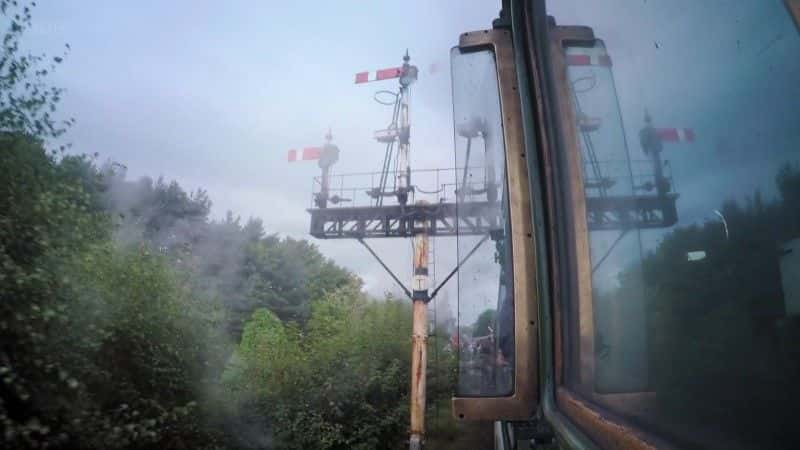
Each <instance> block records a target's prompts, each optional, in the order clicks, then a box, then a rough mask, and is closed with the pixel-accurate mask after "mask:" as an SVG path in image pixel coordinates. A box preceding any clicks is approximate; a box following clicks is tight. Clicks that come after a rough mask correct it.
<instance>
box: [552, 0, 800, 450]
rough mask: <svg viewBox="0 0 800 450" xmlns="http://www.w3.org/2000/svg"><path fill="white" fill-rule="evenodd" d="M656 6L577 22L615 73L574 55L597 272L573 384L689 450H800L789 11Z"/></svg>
mask: <svg viewBox="0 0 800 450" xmlns="http://www.w3.org/2000/svg"><path fill="white" fill-rule="evenodd" d="M567 3H569V4H566V5H560V6H559V7H556V8H555V9H559V10H561V11H562V12H564V16H565V17H566V18H565V17H561V18H560V19H559V20H560V21H562V22H563V21H565V20H568V21H572V20H575V18H572V17H570V15H571V14H572V13H571V11H573V10H572V9H569V8H574V11H585V10H587V9H591V10H593V11H596V12H597V9H598V8H591V7H590V8H587V7H586V6H576V4H577V3H582V2H580V1H572V2H567ZM653 3H654V2H647V4H646V5H641V6H637V7H636V8H634V9H635V11H633V12H630V13H631V14H634V13H635V14H640V16H638V18H637V20H633V18H632V17H628V18H627V19H626V17H621V16H619V15H614V16H613V17H612V16H611V15H609V14H605V13H603V12H602V11H599V12H597V14H596V15H593V16H592V17H581V18H579V19H578V20H580V22H579V23H580V24H581V25H589V26H592V27H593V28H594V31H595V34H596V35H597V36H608V38H607V40H606V44H607V46H608V53H607V55H610V56H608V57H607V58H606V59H603V58H601V57H599V56H600V55H603V54H606V52H605V46H604V45H603V43H601V42H599V41H598V42H597V43H596V44H595V46H594V47H569V48H567V49H565V57H566V60H567V64H568V65H567V78H568V80H569V82H570V83H572V84H571V86H572V94H573V95H574V99H573V112H574V113H575V117H576V119H577V121H578V123H579V127H578V128H579V130H578V132H579V142H580V151H581V163H582V167H581V168H580V170H581V173H580V174H575V175H577V176H580V177H581V179H582V180H583V184H584V192H583V194H584V196H585V199H586V220H587V224H588V229H589V252H590V255H591V257H590V260H591V261H590V264H591V266H590V267H591V298H588V299H580V298H574V299H572V301H573V303H574V304H573V305H572V308H573V309H575V310H578V313H577V314H576V317H578V320H579V322H580V323H579V326H578V327H574V330H576V331H573V332H572V333H573V335H568V336H567V339H572V340H573V342H578V341H579V342H580V349H579V351H580V352H591V357H590V358H582V357H575V358H573V359H572V360H570V361H569V362H568V367H567V370H568V374H570V375H569V376H567V378H566V379H567V382H568V384H570V385H571V387H573V388H574V389H576V390H577V391H578V392H579V393H581V394H583V395H584V396H585V397H587V398H588V399H590V400H591V401H592V402H594V403H596V404H598V405H600V406H602V407H604V408H606V409H610V410H612V411H614V412H615V413H617V414H619V415H621V416H622V417H624V418H626V419H627V420H628V421H629V422H630V423H633V424H636V425H638V426H644V427H645V428H646V429H648V430H649V431H650V432H654V433H657V434H659V435H661V436H666V437H668V438H669V439H671V440H673V441H674V442H676V443H678V444H679V445H680V446H682V447H686V448H756V449H769V448H797V447H798V445H800V429H798V427H797V426H796V425H795V424H794V422H795V412H796V410H797V404H798V402H800V385H798V383H797V380H798V379H800V345H798V343H799V342H800V300H798V298H799V297H798V296H800V293H799V292H800V287H798V286H800V285H798V281H797V280H800V262H798V261H800V258H799V257H798V256H797V255H796V253H797V252H798V251H800V244H798V243H799V242H800V152H799V151H800V127H798V124H800V108H798V106H797V105H798V103H797V99H798V98H800V84H798V82H797V80H798V79H800V60H798V58H797V55H798V54H800V39H798V33H797V30H796V28H795V27H794V24H793V23H792V22H791V19H790V18H789V16H788V15H787V14H786V10H785V9H784V7H783V5H782V4H781V2H778V1H774V2H753V3H749V2H742V3H739V4H737V6H736V7H731V8H728V6H727V5H729V4H728V3H725V4H723V3H722V2H683V1H679V2H678V3H679V4H670V5H669V6H667V5H666V4H664V5H661V6H659V5H658V4H655V5H654V4H653ZM562 6H563V8H562ZM615 11H616V9H615ZM551 13H556V12H554V11H551ZM556 14H557V13H556ZM625 14H628V12H627V10H626V12H625ZM656 18H658V20H656ZM712 18H713V20H712ZM628 19H630V20H628ZM667 19H668V20H667ZM712 22H713V23H714V24H717V25H715V26H714V31H713V33H710V31H709V28H708V27H709V26H711V23H712ZM711 35H713V38H711V39H707V38H708V37H709V36H711ZM655 36H658V37H657V38H656V37H655ZM654 39H655V40H656V43H655V44H654V43H653V40H654ZM583 54H589V57H588V58H583V59H582V60H581V59H580V58H578V57H576V56H575V55H583ZM580 61H583V62H585V64H579V62H580ZM587 61H588V62H587ZM612 63H613V65H612ZM612 70H613V72H614V76H613V78H612V76H611V72H612ZM614 79H616V82H617V86H616V87H615V86H614ZM617 90H618V91H617ZM662 127H675V128H662ZM682 127H691V128H682ZM626 198H627V199H628V200H629V201H628V202H626V201H623V200H624V199H626ZM603 204H608V205H614V208H605V209H604V208H602V207H601V206H599V205H603ZM671 205H674V206H675V208H674V209H672V208H671ZM631 206H633V207H631ZM622 212H626V214H622ZM578 330H579V331H578ZM575 333H579V334H580V337H583V338H586V339H585V340H581V339H579V338H578V337H579V336H578V335H576V334H575ZM587 333H588V336H586V334H587ZM584 342H586V343H584Z"/></svg>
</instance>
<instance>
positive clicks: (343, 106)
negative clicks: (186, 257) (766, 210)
mask: <svg viewBox="0 0 800 450" xmlns="http://www.w3.org/2000/svg"><path fill="white" fill-rule="evenodd" d="M551 3H552V5H551V6H552V9H551V11H550V12H551V14H553V15H555V16H556V19H557V21H558V22H559V23H562V24H581V25H590V26H592V27H593V28H594V29H595V33H596V35H597V36H598V37H601V38H603V39H604V40H605V41H606V45H607V48H608V51H609V53H610V54H611V55H612V60H613V61H614V67H613V70H614V78H615V82H616V87H617V94H618V95H619V101H620V106H621V111H622V122H623V123H622V125H623V126H624V133H625V136H626V137H627V141H628V145H629V147H630V148H629V150H630V152H631V154H632V155H633V157H634V158H635V159H639V158H641V157H642V154H641V149H640V148H639V146H638V137H637V133H638V130H639V129H640V128H641V126H642V125H643V116H644V110H645V109H649V110H650V112H651V113H652V114H653V116H654V118H655V120H656V124H657V125H658V126H676V127H691V128H693V129H694V130H695V133H696V136H697V139H696V141H695V143H694V144H692V146H677V147H671V148H670V149H669V150H668V153H666V155H667V158H668V159H669V160H670V161H671V163H672V169H673V174H674V177H675V183H676V186H677V187H678V189H679V191H680V193H681V197H680V199H679V203H678V205H679V214H680V217H681V224H683V225H685V224H688V223H692V222H695V221H700V220H706V218H709V217H712V210H713V209H714V208H716V207H719V205H720V204H721V202H722V201H724V200H726V199H729V198H743V197H744V196H746V195H749V194H751V193H752V192H753V191H754V190H755V189H757V188H758V189H762V190H764V191H765V192H766V193H767V194H769V193H774V191H775V189H774V183H773V180H772V174H774V172H775V170H776V168H777V167H778V165H779V164H781V163H783V162H785V161H787V160H789V159H791V158H790V156H792V155H790V153H791V152H793V151H795V149H796V148H797V145H798V141H800V137H798V130H800V126H798V119H797V99H798V98H800V87H798V86H800V85H798V83H796V80H797V79H799V78H800V69H798V64H797V58H796V55H797V50H798V43H797V39H796V38H797V35H796V30H795V29H794V28H793V25H792V24H791V22H790V21H789V20H788V16H787V15H786V11H785V10H784V9H783V6H782V2H781V1H779V0H770V1H767V2H757V1H747V2H742V1H727V0H719V1H715V2H697V1H696V0H675V1H657V0H641V1H623V0H609V1H606V2H603V5H604V6H603V7H602V8H601V7H597V6H594V7H591V8H588V7H586V6H584V5H586V4H587V2H585V1H583V0H562V1H558V2H551ZM756 7H758V8H756ZM498 10H499V1H496V2H495V1H485V0H470V1H466V0H448V1H444V0H437V1H430V0H409V1H405V2H396V1H375V2H365V1H363V0H361V1H356V0H352V1H335V2H323V1H319V2H285V1H281V2H277V1H266V2H265V1H231V2H219V1H217V2H211V1H200V0H191V1H190V0H180V1H177V0H176V1H168V2H164V1H151V0H145V1H137V2H108V1H89V0H83V1H79V2H66V1H53V2H41V3H40V4H39V5H38V6H37V7H36V8H35V10H34V29H33V30H31V32H30V35H29V37H28V38H29V39H30V41H29V42H30V45H31V47H32V48H35V49H36V50H39V51H46V52H48V53H50V54H60V53H61V49H62V48H63V44H64V43H69V44H70V46H71V48H72V51H71V53H70V55H69V56H68V58H67V59H66V61H65V63H64V64H62V65H61V67H59V69H58V71H57V73H56V75H55V77H54V78H55V79H54V83H55V84H56V85H58V86H63V87H65V88H66V89H67V94H66V96H65V97H64V100H63V103H62V105H61V110H62V111H64V112H66V113H68V114H69V115H71V116H73V117H75V119H76V120H77V123H76V125H75V126H74V127H73V128H72V130H71V131H70V133H69V135H68V139H69V141H70V142H72V143H73V144H74V149H75V150H76V151H79V152H85V153H94V152H97V153H99V155H100V158H101V160H106V159H110V160H113V161H117V162H120V163H123V164H125V165H126V166H127V167H128V169H129V170H128V174H129V176H130V177H139V176H144V175H148V176H151V177H158V176H162V175H163V176H164V177H165V178H167V179H175V180H177V181H178V182H180V184H181V185H182V186H183V187H184V188H186V189H189V190H194V189H197V188H204V189H206V190H208V192H209V194H210V196H211V198H212V200H213V202H214V206H213V215H214V216H215V217H222V216H223V215H224V214H225V212H226V211H227V210H231V211H233V212H234V213H235V214H238V215H241V216H242V217H243V218H245V219H246V218H247V217H250V216H254V217H260V218H261V219H263V221H264V225H265V228H266V229H267V231H268V232H278V233H281V234H283V235H289V236H292V237H295V238H310V236H308V234H307V231H308V224H309V217H308V214H307V212H306V211H305V209H306V208H307V207H309V205H310V199H311V179H312V177H313V176H316V175H318V172H319V169H318V168H317V166H316V164H315V163H313V162H310V163H308V162H306V163H302V162H298V163H293V164H289V163H287V160H286V153H287V150H288V149H290V148H297V147H303V146H310V145H319V144H321V143H322V141H323V135H324V133H325V131H326V130H327V128H328V127H331V129H332V131H333V135H334V142H335V143H336V144H337V145H338V146H339V147H340V149H341V155H340V161H339V163H338V164H337V166H336V167H335V171H336V172H338V173H344V172H365V171H375V170H378V168H379V167H380V164H381V161H382V158H383V151H384V149H383V146H382V145H380V144H377V143H376V142H374V141H373V140H372V138H371V136H372V132H373V131H375V130H377V129H381V128H383V127H385V126H386V125H387V123H388V122H389V114H390V109H389V108H387V107H385V106H381V105H379V104H378V103H376V102H374V101H373V100H372V95H373V93H374V92H375V91H376V90H378V89H394V88H396V81H387V82H383V83H374V84H370V85H355V84H354V83H353V80H354V74H355V73H356V72H359V71H363V70H374V69H379V68H384V67H392V66H396V65H399V63H401V56H402V54H403V53H404V52H405V50H406V49H408V50H409V52H410V54H411V58H412V60H411V61H412V63H415V64H417V65H418V66H419V67H420V71H421V73H420V79H419V82H418V83H417V84H416V85H415V86H414V89H413V92H412V106H411V108H412V110H411V114H412V117H411V121H412V126H413V132H412V149H411V161H412V166H413V167H414V168H434V167H451V166H452V165H453V160H454V159H453V125H452V104H451V99H450V97H451V87H450V76H449V61H448V59H449V50H450V48H451V47H453V46H454V45H455V44H456V43H457V39H458V36H459V34H460V33H461V32H464V31H470V30H477V29H484V28H488V27H490V26H491V21H492V19H493V18H494V17H496V15H497V12H498ZM732 24H733V25H732ZM775 61H784V62H786V61H788V62H790V64H785V65H783V66H777V67H778V68H777V69H776V65H775V64H774V62H775ZM432 64H435V65H437V66H438V67H439V70H438V72H437V73H434V74H431V73H430V71H429V70H428V69H429V68H430V66H431V65H432ZM792 80H795V81H792ZM765 136H768V137H769V138H770V140H769V141H768V142H767V141H765V140H764V137H765ZM793 157H795V158H796V153H794V154H793ZM708 167H716V168H724V170H718V171H716V172H714V173H713V176H711V175H709V172H708V169H707V168H708ZM659 236H660V234H659V233H650V238H648V237H647V236H645V245H648V246H649V247H651V248H652V247H653V246H655V245H656V243H657V241H658V238H659ZM613 238H614V237H613V236H609V237H608V239H607V240H608V241H609V242H610V241H612V240H613ZM598 239H599V238H598ZM635 241H636V240H635V239H634V237H633V236H632V235H631V237H629V238H626V241H625V242H623V243H622V244H621V247H620V248H622V250H621V252H622V254H628V255H633V254H638V252H637V251H635V250H634V248H633V247H632V246H635V245H636V242H635ZM316 242H317V244H318V245H319V246H320V248H321V250H322V251H323V252H324V253H325V254H326V255H328V256H330V257H331V258H333V259H335V260H336V261H337V262H338V263H340V264H342V265H344V266H346V267H348V268H350V269H351V270H353V271H354V272H355V273H357V274H358V275H359V276H361V277H362V278H363V279H364V281H365V282H366V284H367V288H368V289H369V290H370V291H371V292H373V293H380V292H382V291H384V290H388V289H392V282H391V280H390V279H389V278H388V277H387V276H386V275H385V274H384V273H383V270H382V269H381V268H380V267H379V266H378V265H377V264H375V263H374V261H373V260H372V259H371V257H369V255H368V254H367V253H366V251H365V250H364V249H362V248H360V246H359V245H358V244H357V243H356V242H354V241H350V240H346V241H328V242H320V241H316ZM373 245H374V246H375V247H376V249H377V250H378V252H379V253H381V254H382V255H384V256H385V257H386V260H387V262H388V263H389V264H390V265H391V266H392V267H393V268H394V269H395V270H396V271H397V272H398V275H399V276H400V277H401V279H403V280H409V279H410V270H409V269H410V246H409V243H408V242H407V241H405V240H403V241H397V240H383V241H380V242H379V241H373ZM626 246H627V247H626ZM439 248H440V249H444V250H445V251H439V253H438V254H437V257H438V260H437V263H438V264H437V272H438V273H439V274H440V277H441V275H443V274H444V273H445V272H446V271H447V270H449V268H450V267H451V266H452V264H453V263H454V261H455V254H454V248H455V247H454V246H453V245H446V244H445V243H444V242H442V243H441V246H440V247H439ZM628 260H629V259H628V258H622V259H620V260H619V261H616V262H614V259H613V258H611V259H609V261H608V262H607V263H606V265H605V267H604V268H603V271H605V272H603V271H601V272H599V274H598V276H600V277H607V278H609V279H611V278H613V277H614V276H615V274H616V272H617V271H618V270H620V268H621V267H623V266H624V265H625V264H626V261H628ZM452 294H453V293H452V292H451V295H450V297H451V298H454V296H453V295H452ZM453 309H454V308H453Z"/></svg>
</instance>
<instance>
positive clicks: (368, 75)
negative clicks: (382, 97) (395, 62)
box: [356, 67, 403, 84]
mask: <svg viewBox="0 0 800 450" xmlns="http://www.w3.org/2000/svg"><path fill="white" fill-rule="evenodd" d="M402 71H403V68H402V67H389V68H388V69H380V70H372V71H367V72H359V73H357V74H356V84H360V83H369V82H370V81H381V80H390V79H392V78H400V74H401V73H402Z"/></svg>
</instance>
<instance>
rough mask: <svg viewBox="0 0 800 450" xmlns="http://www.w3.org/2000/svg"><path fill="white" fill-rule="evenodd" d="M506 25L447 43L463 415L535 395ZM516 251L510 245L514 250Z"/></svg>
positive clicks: (510, 407) (511, 406)
mask: <svg viewBox="0 0 800 450" xmlns="http://www.w3.org/2000/svg"><path fill="white" fill-rule="evenodd" d="M513 56H514V54H513V48H512V45H511V35H510V32H509V31H508V30H497V29H495V30H485V31H477V32H470V33H464V34H462V35H461V37H460V39H459V46H458V47H455V48H453V50H452V51H451V68H452V83H453V119H454V126H455V133H454V140H455V169H456V173H457V174H458V175H457V180H456V183H457V186H456V193H457V195H456V197H457V202H456V208H457V211H456V219H457V220H456V223H454V224H453V225H454V226H455V227H456V235H457V245H456V247H457V253H458V255H457V256H458V261H459V264H460V268H459V270H458V281H457V283H458V350H457V356H458V369H457V375H458V381H457V385H456V396H455V397H454V398H453V413H454V415H455V416H456V417H457V418H459V419H464V420H487V419H491V420H498V419H524V418H527V417H530V414H532V412H533V411H535V408H536V400H537V394H538V390H537V378H536V373H537V352H536V350H537V347H536V337H537V336H536V323H537V308H536V300H537V297H536V291H535V287H536V279H535V267H534V265H532V264H531V263H530V262H531V261H533V260H534V257H533V254H534V249H533V241H532V239H531V236H532V232H531V224H530V211H531V209H530V197H529V191H528V188H529V184H528V172H527V166H526V164H525V162H526V161H525V158H524V156H525V155H524V150H523V142H522V134H521V127H520V124H521V120H522V119H521V106H520V101H519V97H518V92H517V75H516V72H515V70H514V64H513V61H514V59H513ZM512 249H513V250H512Z"/></svg>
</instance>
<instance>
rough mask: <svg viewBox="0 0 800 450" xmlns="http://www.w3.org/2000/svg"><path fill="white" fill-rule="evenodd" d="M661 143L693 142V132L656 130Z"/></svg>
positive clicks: (687, 129) (689, 130)
mask: <svg viewBox="0 0 800 450" xmlns="http://www.w3.org/2000/svg"><path fill="white" fill-rule="evenodd" d="M656 134H657V135H658V137H659V139H661V142H694V130H693V129H691V128H656Z"/></svg>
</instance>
